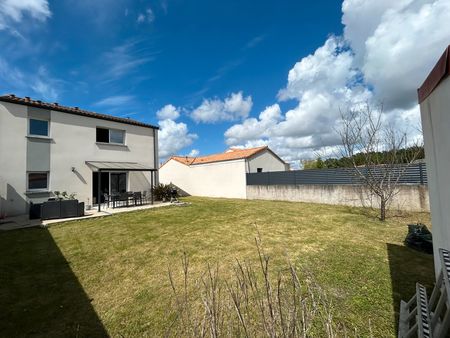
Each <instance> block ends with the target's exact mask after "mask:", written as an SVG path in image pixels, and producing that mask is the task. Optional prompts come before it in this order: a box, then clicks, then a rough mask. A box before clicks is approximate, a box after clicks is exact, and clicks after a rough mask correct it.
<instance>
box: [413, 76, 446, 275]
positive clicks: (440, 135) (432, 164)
mask: <svg viewBox="0 0 450 338" xmlns="http://www.w3.org/2000/svg"><path fill="white" fill-rule="evenodd" d="M420 111H421V117H422V130H423V134H424V143H425V156H426V162H427V173H428V189H429V191H430V204H431V221H432V225H433V229H432V232H433V247H434V262H435V266H436V267H438V266H440V260H439V256H438V249H439V248H445V249H448V250H450V151H449V146H450V77H447V78H446V79H445V80H443V81H442V82H441V83H440V84H439V86H438V87H437V88H436V89H435V90H434V91H433V92H432V93H431V95H430V96H429V97H428V98H427V99H426V100H424V101H423V102H422V103H421V104H420ZM436 273H438V269H436Z"/></svg>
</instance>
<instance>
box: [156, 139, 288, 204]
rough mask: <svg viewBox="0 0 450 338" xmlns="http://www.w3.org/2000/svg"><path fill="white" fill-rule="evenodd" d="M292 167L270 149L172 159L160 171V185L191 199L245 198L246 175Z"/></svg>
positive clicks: (233, 150)
mask: <svg viewBox="0 0 450 338" xmlns="http://www.w3.org/2000/svg"><path fill="white" fill-rule="evenodd" d="M284 170H289V165H288V164H287V163H286V162H284V161H283V160H282V159H281V158H280V157H279V156H278V155H277V154H275V153H274V152H273V151H272V150H270V149H269V148H268V147H267V146H264V147H258V148H251V149H235V148H232V149H229V150H228V151H226V152H224V153H220V154H213V155H208V156H202V157H188V156H172V157H171V158H169V159H168V160H167V161H166V162H165V163H164V164H163V165H162V166H161V167H160V169H159V181H160V182H161V183H165V184H169V183H172V184H174V185H176V186H177V187H178V188H179V189H181V190H183V191H184V192H186V193H187V194H189V195H193V196H208V197H228V198H246V196H247V192H246V174H247V173H254V172H267V171H284Z"/></svg>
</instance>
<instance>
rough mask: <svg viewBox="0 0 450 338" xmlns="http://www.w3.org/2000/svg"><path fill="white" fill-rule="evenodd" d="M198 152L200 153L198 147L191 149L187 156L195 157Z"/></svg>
mask: <svg viewBox="0 0 450 338" xmlns="http://www.w3.org/2000/svg"><path fill="white" fill-rule="evenodd" d="M198 154H200V151H199V150H198V149H192V150H191V151H190V152H189V154H188V156H189V157H197V156H198Z"/></svg>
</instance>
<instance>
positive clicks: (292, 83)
mask: <svg viewBox="0 0 450 338" xmlns="http://www.w3.org/2000/svg"><path fill="white" fill-rule="evenodd" d="M342 10H343V17H342V22H343V24H344V25H345V27H344V35H343V36H342V37H333V36H332V37H330V38H328V39H327V40H326V42H325V43H324V45H323V46H321V47H319V48H318V49H317V50H316V51H315V52H314V53H313V54H311V55H309V56H307V57H305V58H303V59H301V60H300V61H299V62H297V63H296V64H295V65H294V66H293V68H292V69H291V70H290V72H289V74H288V81H287V85H286V87H285V88H284V89H281V90H280V91H279V93H278V99H279V100H281V101H284V100H295V101H297V102H298V103H297V106H296V107H295V108H293V109H291V110H289V111H287V112H286V113H285V114H283V113H281V112H280V114H279V117H277V119H273V120H269V121H267V119H264V118H263V117H262V116H261V115H260V116H259V118H258V119H256V118H247V119H245V120H244V121H243V122H242V123H240V124H236V125H234V126H232V127H231V128H229V129H228V130H227V131H226V132H225V138H226V142H227V144H229V145H239V146H254V145H260V144H267V145H269V146H270V147H272V148H273V149H274V150H275V151H277V152H278V153H279V154H280V155H281V156H282V157H283V158H284V159H286V160H288V161H298V160H299V159H302V158H308V157H315V156H317V154H318V153H320V154H321V155H322V156H327V155H332V156H336V155H337V149H338V147H339V143H340V140H339V138H338V137H337V134H336V132H335V131H334V128H335V127H336V126H337V125H338V123H339V118H340V110H342V111H345V110H346V109H347V108H348V107H350V106H354V105H356V104H358V103H361V102H369V103H370V104H372V105H376V104H378V103H383V104H384V107H385V114H384V118H385V119H386V120H387V121H388V122H389V123H390V124H392V125H398V126H399V127H401V128H402V129H404V128H408V129H409V132H410V138H412V139H417V138H420V132H419V130H420V114H419V109H418V105H417V94H416V88H417V87H419V86H420V85H421V83H422V82H423V80H424V79H425V77H426V75H427V74H428V73H429V72H430V70H431V69H432V67H433V65H434V64H435V63H436V61H437V59H438V58H439V57H440V55H441V53H442V51H443V50H444V49H445V48H446V46H447V45H448V43H449V40H448V38H449V36H450V25H448V22H450V2H449V1H448V0H434V1H433V0H399V1H395V2H392V1H390V0H380V1H369V0H345V1H344V2H343V5H342Z"/></svg>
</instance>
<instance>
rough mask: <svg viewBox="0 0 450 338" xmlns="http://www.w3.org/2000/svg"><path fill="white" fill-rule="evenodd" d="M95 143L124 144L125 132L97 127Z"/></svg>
mask: <svg viewBox="0 0 450 338" xmlns="http://www.w3.org/2000/svg"><path fill="white" fill-rule="evenodd" d="M96 133H97V135H96V141H97V142H100V143H112V144H125V130H119V129H108V128H101V127H97V132H96Z"/></svg>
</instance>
